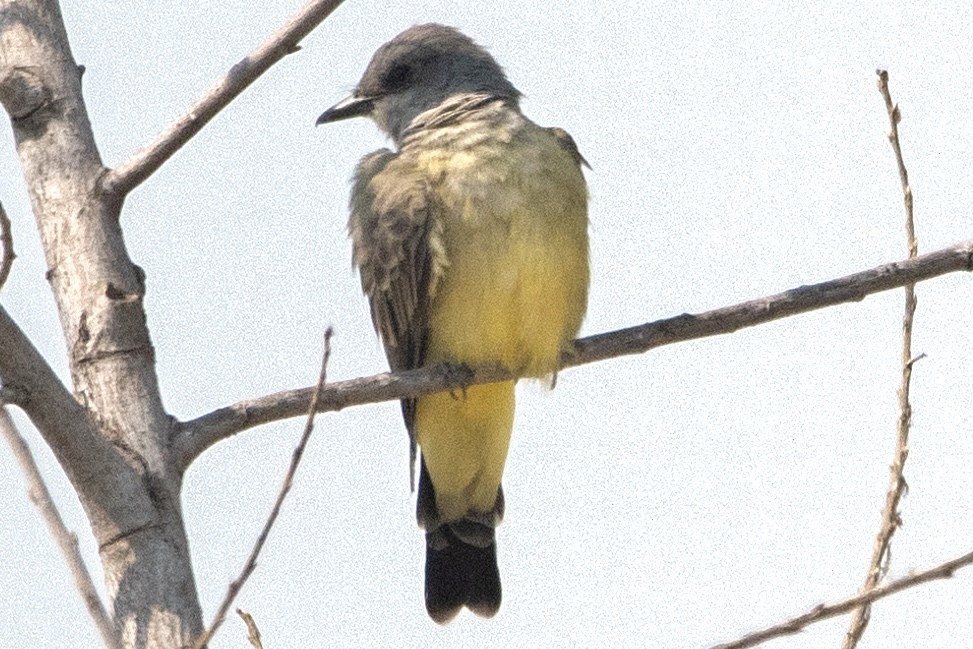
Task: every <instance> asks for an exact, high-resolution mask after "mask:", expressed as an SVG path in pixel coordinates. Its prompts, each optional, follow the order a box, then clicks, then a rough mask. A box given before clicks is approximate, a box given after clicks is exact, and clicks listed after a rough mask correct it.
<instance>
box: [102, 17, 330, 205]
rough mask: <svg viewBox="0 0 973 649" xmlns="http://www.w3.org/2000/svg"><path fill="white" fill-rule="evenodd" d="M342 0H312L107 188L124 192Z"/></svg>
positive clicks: (108, 178) (113, 173)
mask: <svg viewBox="0 0 973 649" xmlns="http://www.w3.org/2000/svg"><path fill="white" fill-rule="evenodd" d="M341 2H342V0H312V1H311V2H309V3H308V4H307V5H305V6H304V7H303V8H302V9H301V10H300V11H298V12H297V13H296V14H295V15H294V16H292V17H291V19H290V20H289V21H287V23H286V24H285V25H284V26H283V27H281V28H280V29H278V30H277V31H276V32H274V34H272V35H271V36H270V38H268V39H267V40H266V41H264V42H263V43H262V44H261V45H260V46H259V47H257V49H255V50H254V51H253V52H251V53H250V54H249V55H248V56H247V57H246V58H245V59H243V60H242V61H240V62H239V63H237V64H236V65H234V66H233V67H232V68H230V71H229V72H228V73H227V74H226V76H225V77H223V78H222V79H221V80H220V81H219V83H217V84H216V85H215V86H214V87H213V88H212V89H210V91H209V92H207V93H206V94H205V95H203V97H202V98H201V99H200V100H199V101H197V102H196V103H195V104H193V105H192V106H191V107H190V108H189V110H188V111H187V112H186V114H185V115H183V116H182V117H180V118H179V119H177V120H176V121H175V122H173V123H172V124H171V125H169V127H167V128H166V129H165V130H164V131H162V132H161V133H160V134H159V135H158V136H157V137H156V138H155V140H154V141H153V142H152V143H151V144H149V145H147V146H145V147H143V148H142V149H140V150H139V151H138V152H137V153H135V155H133V156H132V157H131V158H129V159H128V160H126V161H125V162H123V163H122V164H120V165H118V166H117V167H115V168H114V169H112V170H110V171H108V172H107V173H106V174H105V175H104V177H103V178H102V180H101V187H102V189H103V190H104V191H105V192H106V193H108V194H113V195H114V196H115V197H116V198H118V199H121V198H123V197H125V195H126V194H128V193H129V192H130V191H132V190H133V189H134V188H135V187H137V186H138V185H139V184H140V183H142V182H143V181H144V180H145V179H146V178H148V177H149V176H151V175H152V174H153V173H154V172H155V171H156V170H157V169H158V168H159V167H161V166H162V165H163V164H164V163H165V162H166V160H168V159H169V158H170V157H171V156H172V155H173V154H174V153H175V152H176V151H178V150H179V149H180V148H181V147H182V146H183V145H184V144H185V143H186V142H188V141H189V140H190V139H191V138H192V137H193V136H194V135H196V133H198V132H199V131H200V129H202V128H203V126H205V125H206V124H207V123H208V122H209V121H210V120H211V119H212V118H213V117H214V116H215V115H216V114H217V113H218V112H220V111H221V110H223V109H224V108H225V107H226V106H227V105H228V104H229V103H230V102H231V101H233V99H234V98H235V97H236V96H237V95H239V94H240V93H241V92H243V91H244V90H245V89H246V88H247V86H249V85H250V84H251V83H253V82H254V81H256V80H257V78H259V77H260V75H262V74H263V73H264V72H266V71H267V70H268V69H269V68H270V67H271V66H272V65H274V64H275V63H277V61H279V60H281V59H282V58H284V57H285V56H286V55H288V54H291V53H293V52H296V51H297V50H298V49H300V48H299V47H298V43H300V42H301V40H302V39H303V38H304V37H305V36H307V35H308V34H309V33H310V32H311V30H313V29H314V28H315V27H317V26H318V25H319V24H320V23H321V21H322V20H324V19H325V18H327V17H328V16H329V15H330V14H331V12H333V11H334V10H335V9H337V7H338V5H340V4H341Z"/></svg>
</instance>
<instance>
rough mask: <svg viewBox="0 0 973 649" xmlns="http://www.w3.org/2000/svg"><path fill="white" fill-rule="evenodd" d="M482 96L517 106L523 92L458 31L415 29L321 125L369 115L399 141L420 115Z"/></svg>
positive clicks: (381, 54) (379, 58)
mask: <svg viewBox="0 0 973 649" xmlns="http://www.w3.org/2000/svg"><path fill="white" fill-rule="evenodd" d="M472 92H480V93H486V94H489V95H492V96H495V97H500V98H505V99H509V100H510V101H512V102H516V101H517V99H518V98H519V97H520V93H519V92H518V91H517V89H516V88H514V87H513V85H512V84H511V83H510V82H509V81H507V77H506V76H504V74H503V69H502V68H501V67H500V66H499V65H498V64H497V62H496V61H495V60H494V59H493V57H492V56H490V54H489V53H488V52H487V51H486V50H484V49H483V48H482V47H480V46H479V45H477V44H476V43H474V42H473V40H472V39H471V38H469V37H468V36H465V35H464V34H462V33H460V31H459V30H457V29H454V28H452V27H446V26H445V25H437V24H433V23H431V24H428V25H416V26H415V27H410V28H409V29H407V30H405V31H404V32H402V33H401V34H399V35H398V36H396V37H395V38H393V39H392V40H390V41H389V42H388V43H385V44H384V45H382V46H381V47H380V48H378V51H377V52H375V54H374V56H372V60H371V62H370V63H369V64H368V68H366V69H365V74H364V75H362V78H361V81H359V82H358V87H357V88H355V92H354V94H353V95H352V96H351V97H348V98H347V99H345V100H343V101H341V102H339V103H337V104H335V105H334V106H332V107H331V108H329V109H328V110H326V111H325V112H324V113H322V115H321V116H320V117H319V118H318V121H317V123H318V124H323V123H325V122H334V121H337V120H340V119H346V118H349V117H357V116H360V115H367V116H369V117H371V118H372V119H373V120H375V123H376V124H378V126H379V128H381V129H382V130H383V131H385V132H386V133H388V134H389V135H390V136H392V138H393V139H395V140H398V138H399V136H400V135H401V133H402V131H403V130H405V128H406V127H407V126H408V125H409V122H411V121H412V120H413V118H415V116H416V115H418V114H420V113H422V112H425V111H427V110H429V109H430V108H434V107H435V106H438V105H439V104H441V103H442V102H443V100H445V99H447V98H448V97H451V96H453V95H457V94H463V93H472Z"/></svg>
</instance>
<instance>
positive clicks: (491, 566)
mask: <svg viewBox="0 0 973 649" xmlns="http://www.w3.org/2000/svg"><path fill="white" fill-rule="evenodd" d="M460 525H462V526H467V525H476V526H478V527H480V528H483V527H484V526H482V525H480V524H479V523H467V522H465V521H463V522H460V523H455V524H452V525H450V524H447V525H443V526H441V527H440V528H439V529H437V530H435V531H433V532H430V533H427V534H426V611H428V613H429V617H431V618H432V619H433V620H435V621H436V622H438V623H439V624H445V623H446V622H449V621H450V620H451V619H453V617H455V616H456V614H457V613H459V611H460V609H461V608H463V607H464V606H466V607H467V608H469V609H470V610H471V611H473V612H474V613H476V614H477V615H481V616H483V617H493V616H494V615H495V614H496V612H497V610H499V608H500V571H499V569H498V568H497V544H496V543H495V542H494V541H493V529H489V536H490V540H489V542H488V543H487V544H486V545H485V546H484V547H480V546H478V545H474V544H473V543H467V542H466V541H465V540H464V539H463V538H461V534H462V533H460V534H457V531H458V530H456V529H454V528H455V527H458V526H460ZM483 531H484V530H482V529H481V530H477V534H476V536H482V535H483Z"/></svg>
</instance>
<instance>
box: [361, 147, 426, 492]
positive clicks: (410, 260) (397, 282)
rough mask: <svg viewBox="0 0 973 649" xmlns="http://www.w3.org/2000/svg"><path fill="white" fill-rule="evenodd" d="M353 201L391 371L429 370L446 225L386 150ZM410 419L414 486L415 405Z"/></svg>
mask: <svg viewBox="0 0 973 649" xmlns="http://www.w3.org/2000/svg"><path fill="white" fill-rule="evenodd" d="M351 196H352V197H351V218H350V220H349V223H348V230H349V233H350V235H351V240H352V248H353V252H352V261H353V263H354V265H355V266H357V267H358V269H359V272H360V274H361V283H362V290H363V291H364V292H365V295H367V296H368V301H369V304H370V305H371V312H372V323H373V324H374V325H375V331H376V332H378V335H379V336H380V337H381V339H382V344H383V345H384V347H385V356H386V357H387V358H388V361H389V367H391V369H392V370H393V371H397V370H408V369H414V368H417V367H421V366H422V364H423V360H424V355H425V345H426V333H427V323H428V320H427V318H428V305H429V301H430V299H431V296H432V293H433V292H434V291H435V285H436V283H437V279H438V277H439V276H440V274H441V272H442V270H443V268H444V267H445V258H444V254H443V248H442V244H441V237H442V222H441V220H440V219H436V218H434V214H433V210H434V209H435V205H434V204H433V202H432V200H431V198H430V194H429V191H428V189H427V184H426V181H425V180H424V179H423V177H422V176H421V175H420V174H418V173H416V172H415V171H414V170H413V169H412V167H411V166H409V165H407V164H404V163H402V161H400V160H398V156H397V154H395V153H392V152H391V151H389V150H388V149H382V150H380V151H376V152H374V153H371V154H369V155H367V156H365V157H364V158H362V161H361V162H360V163H359V165H358V168H357V170H356V172H355V179H354V184H353V189H352V195H351ZM402 414H403V417H404V418H405V424H406V428H407V429H408V431H409V440H410V476H412V482H413V485H414V471H415V459H416V435H415V400H414V399H404V400H403V401H402Z"/></svg>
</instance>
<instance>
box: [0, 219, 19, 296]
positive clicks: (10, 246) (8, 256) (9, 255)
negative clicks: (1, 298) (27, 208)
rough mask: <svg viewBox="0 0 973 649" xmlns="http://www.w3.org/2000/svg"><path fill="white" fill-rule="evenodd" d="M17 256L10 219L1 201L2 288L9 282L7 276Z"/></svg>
mask: <svg viewBox="0 0 973 649" xmlns="http://www.w3.org/2000/svg"><path fill="white" fill-rule="evenodd" d="M16 258H17V254H16V253H14V237H13V234H11V232H10V219H9V218H7V212H6V210H4V209H3V203H0V288H3V285H4V284H6V283H7V277H8V276H9V275H10V269H11V267H13V265H14V259H16Z"/></svg>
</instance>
